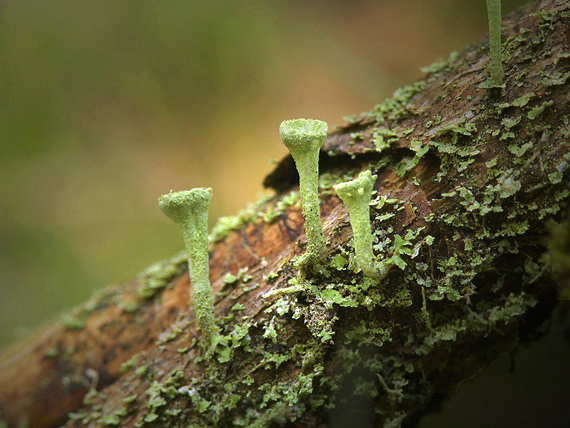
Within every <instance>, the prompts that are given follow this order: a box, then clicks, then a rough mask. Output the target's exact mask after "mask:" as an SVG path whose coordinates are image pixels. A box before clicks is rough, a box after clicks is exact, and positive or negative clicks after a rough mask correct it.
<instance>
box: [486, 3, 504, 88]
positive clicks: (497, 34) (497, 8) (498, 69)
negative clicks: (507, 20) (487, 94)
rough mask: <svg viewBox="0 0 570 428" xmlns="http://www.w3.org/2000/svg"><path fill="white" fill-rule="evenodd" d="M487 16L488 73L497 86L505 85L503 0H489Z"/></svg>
mask: <svg viewBox="0 0 570 428" xmlns="http://www.w3.org/2000/svg"><path fill="white" fill-rule="evenodd" d="M487 16H488V19H489V52H490V61H489V67H488V71H489V74H490V75H491V81H492V83H493V84H494V85H495V86H500V85H502V84H503V63H502V58H501V0H487Z"/></svg>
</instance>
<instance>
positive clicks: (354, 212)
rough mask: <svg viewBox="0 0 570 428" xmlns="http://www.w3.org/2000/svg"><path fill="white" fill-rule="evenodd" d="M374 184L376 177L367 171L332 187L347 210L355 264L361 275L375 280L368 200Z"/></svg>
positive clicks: (377, 268) (375, 270) (377, 272)
mask: <svg viewBox="0 0 570 428" xmlns="http://www.w3.org/2000/svg"><path fill="white" fill-rule="evenodd" d="M375 182H376V176H375V175H372V173H371V172H370V171H369V170H367V171H364V172H363V173H361V174H360V175H359V176H358V178H356V179H354V180H352V181H348V182H346V183H340V184H337V185H335V186H333V188H334V190H335V192H336V194H337V196H338V197H339V198H340V199H342V201H343V202H344V204H345V205H346V207H347V208H348V213H349V215H350V225H351V227H352V233H353V235H354V251H355V253H356V262H357V263H358V266H359V267H360V269H361V270H362V273H364V275H366V276H368V277H370V278H377V277H378V276H380V271H381V269H379V267H378V266H376V263H375V258H374V252H373V250H372V228H371V226H370V199H371V196H372V188H373V186H374V183H375Z"/></svg>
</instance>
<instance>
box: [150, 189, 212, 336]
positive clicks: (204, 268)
mask: <svg viewBox="0 0 570 428" xmlns="http://www.w3.org/2000/svg"><path fill="white" fill-rule="evenodd" d="M211 198H212V189H206V188H196V189H192V190H189V191H184V192H176V193H168V194H166V195H162V196H161V197H160V198H158V206H159V208H160V209H161V210H162V212H163V213H164V214H166V215H167V216H168V218H170V219H171V220H172V221H174V222H175V223H176V224H177V225H178V226H179V227H180V228H181V229H182V236H183V238H184V243H185V245H186V250H187V251H188V255H189V259H188V268H189V271H190V280H191V281H192V284H193V286H194V292H193V296H194V299H193V300H194V310H195V312H196V319H197V321H198V326H199V327H200V330H202V334H203V335H204V337H205V339H206V340H207V341H208V343H209V344H210V345H212V344H215V343H216V342H217V339H218V337H219V334H218V328H217V326H216V322H215V319H214V300H213V297H212V288H211V286H210V267H209V255H208V208H209V206H210V199H211Z"/></svg>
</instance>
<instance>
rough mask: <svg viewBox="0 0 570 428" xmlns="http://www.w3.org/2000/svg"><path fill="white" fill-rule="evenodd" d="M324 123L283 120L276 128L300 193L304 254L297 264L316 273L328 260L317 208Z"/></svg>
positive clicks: (309, 120)
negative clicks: (297, 178)
mask: <svg viewBox="0 0 570 428" xmlns="http://www.w3.org/2000/svg"><path fill="white" fill-rule="evenodd" d="M327 130H328V126H327V124H326V122H323V121H321V120H314V119H294V120H285V121H284V122H282V123H281V126H280V127H279V135H280V136H281V141H282V142H283V144H284V145H285V146H286V147H287V149H288V150H289V153H291V156H292V157H293V160H294V161H295V165H296V166H297V171H298V172H299V192H300V193H301V203H302V210H303V218H304V219H305V233H306V236H307V252H306V254H305V256H304V257H303V258H302V259H301V260H300V266H301V267H302V268H305V269H306V268H309V269H314V270H318V269H319V267H321V266H323V265H324V264H325V263H326V261H327V259H328V255H327V244H326V241H325V236H324V234H323V226H322V224H321V215H320V206H319V151H320V149H321V147H322V145H323V142H324V141H325V138H326V136H327Z"/></svg>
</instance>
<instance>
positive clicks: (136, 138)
mask: <svg viewBox="0 0 570 428" xmlns="http://www.w3.org/2000/svg"><path fill="white" fill-rule="evenodd" d="M521 3H522V2H520V1H512V2H505V4H504V7H503V9H504V11H505V12H508V11H509V10H512V8H513V7H514V6H516V5H517V4H521ZM485 14H486V12H485V4H484V2H482V1H475V0H472V1H466V2H456V1H452V0H429V1H413V0H400V1H398V2H394V1H380V0H377V1H365V0H359V1H348V0H344V1H341V0H336V1H330V0H329V1H324V0H322V1H300V0H295V1H293V0H291V1H277V0H250V1H227V0H226V1H222V0H209V1H187V0H170V1H151V0H137V1H134V0H114V1H106V0H105V1H98V2H93V1H86V0H20V1H3V2H0V99H1V100H2V102H1V103H0V344H1V343H5V342H7V341H8V340H10V339H12V338H13V333H14V331H15V329H16V327H18V326H21V327H33V326H35V325H37V324H38V323H40V322H41V321H43V320H45V319H47V318H49V317H51V316H53V315H54V314H57V313H58V312H60V311H61V310H62V309H63V308H65V307H69V306H71V305H73V304H76V303H79V302H81V301H82V300H84V299H85V298H86V297H88V296H89V295H90V294H91V293H92V292H93V290H94V289H97V288H101V287H103V286H105V285H106V284H107V283H109V282H112V281H122V280H125V279H128V278H129V277H130V276H132V275H135V274H136V273H137V272H138V271H139V270H141V269H142V268H144V267H145V266H147V265H149V264H150V263H152V262H154V261H156V260H159V259H161V258H166V257H169V256H171V255H172V254H173V253H175V252H177V251H179V250H181V249H182V248H183V242H182V238H181V236H180V235H179V232H178V230H177V229H176V227H175V225H173V224H171V222H169V221H168V220H167V219H166V218H165V217H164V216H163V215H162V214H161V213H160V211H159V210H158V208H157V203H156V198H157V196H159V195H161V194H163V193H165V192H168V191H169V190H170V189H174V190H184V189H189V188H192V187H196V186H210V187H213V189H214V198H213V200H212V207H211V219H212V220H211V222H212V223H213V222H214V221H215V218H216V217H218V216H220V215H227V214H231V213H234V212H236V211H237V210H238V209H240V208H242V207H243V206H244V205H245V203H246V202H247V201H251V200H253V199H255V195H256V193H257V192H259V191H260V190H261V185H260V183H261V182H262V178H263V176H264V175H265V174H266V173H267V172H268V171H269V170H270V169H271V165H269V164H268V162H267V159H268V158H270V157H272V158H279V157H281V156H283V155H284V154H285V153H286V150H285V148H284V147H283V146H282V145H281V143H280V141H279V137H278V133H277V128H278V125H279V123H280V122H281V121H282V120H283V119H289V118H295V117H313V118H319V119H323V120H326V121H328V122H329V124H330V125H331V128H332V127H333V126H334V125H336V124H341V123H342V121H341V117H342V116H343V115H347V114H352V113H358V112H359V111H363V110H366V109H368V108H369V107H370V106H371V105H372V104H374V103H377V102H378V101H380V100H381V99H382V98H384V97H386V96H389V95H390V94H391V92H392V91H393V90H394V89H395V88H396V87H397V86H399V85H400V84H404V83H409V82H411V81H412V80H414V79H415V78H418V77H420V75H421V73H420V72H419V67H420V66H422V65H429V64H430V63H431V62H433V61H435V60H437V59H438V58H440V59H441V58H443V57H447V55H448V53H449V52H450V51H452V50H456V49H461V48H462V47H463V46H464V45H466V44H467V43H472V42H475V41H476V40H477V39H479V38H480V37H481V36H483V34H484V33H485V32H486V31H487V29H486V25H487V23H486V18H485Z"/></svg>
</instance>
